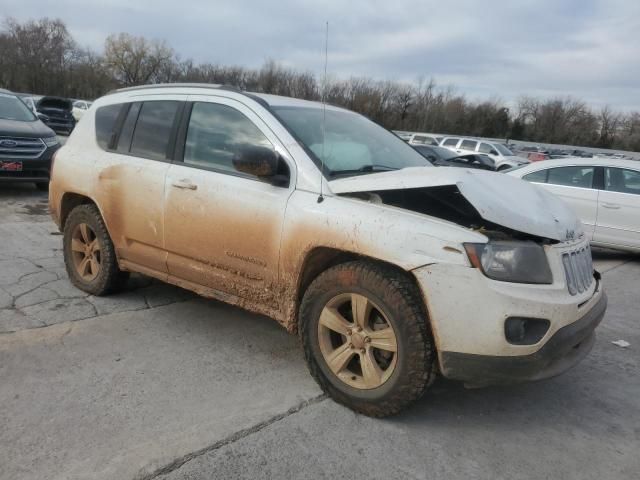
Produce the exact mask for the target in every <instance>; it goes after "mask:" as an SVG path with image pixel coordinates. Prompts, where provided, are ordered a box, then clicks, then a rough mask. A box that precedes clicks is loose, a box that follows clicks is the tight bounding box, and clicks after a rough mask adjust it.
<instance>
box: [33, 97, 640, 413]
mask: <svg viewBox="0 0 640 480" xmlns="http://www.w3.org/2000/svg"><path fill="white" fill-rule="evenodd" d="M25 111H28V110H27V109H26V108H25ZM85 116H86V117H88V119H87V120H83V121H81V122H79V123H78V127H77V128H76V130H75V131H74V133H73V134H72V135H71V136H70V137H69V140H68V141H67V143H66V144H65V146H64V147H62V149H61V150H60V151H58V153H57V155H56V161H55V165H54V169H53V172H52V179H51V187H50V192H49V199H50V205H49V206H50V210H51V213H52V216H53V218H54V220H55V222H56V223H57V225H58V226H59V228H60V230H61V231H62V232H63V252H64V259H65V264H66V268H67V272H68V273H69V278H70V280H71V281H72V282H73V283H74V284H75V285H76V286H77V287H78V288H80V289H82V290H84V291H86V292H88V293H91V294H94V295H106V294H108V293H109V292H111V291H114V290H116V289H117V288H121V287H122V285H123V282H124V281H125V280H126V277H127V275H128V272H142V273H144V274H145V275H149V276H151V277H155V278H158V279H160V280H162V281H166V282H169V283H173V284H176V285H179V286H181V287H183V288H187V289H190V290H194V291H196V292H198V293H200V294H203V295H205V296H207V297H213V298H218V299H220V300H222V301H225V302H230V303H232V304H236V305H240V306H242V307H244V308H246V309H249V310H251V311H255V312H259V313H262V314H266V315H269V316H271V317H272V318H274V319H275V320H277V321H278V322H279V323H280V324H281V325H283V326H284V327H286V328H287V330H288V331H290V332H292V333H293V332H299V334H300V337H301V340H302V345H303V348H304V354H305V359H306V362H307V365H308V368H309V371H310V372H311V374H312V376H313V377H314V378H315V379H316V381H317V382H318V384H319V385H320V386H321V388H322V389H323V390H324V391H325V392H327V393H328V394H329V395H330V396H331V397H332V398H334V399H335V400H336V401H338V402H340V403H343V404H345V405H347V406H348V407H350V408H352V409H354V410H356V411H358V412H362V413H364V414H367V415H371V416H377V417H379V416H385V415H391V414H394V413H397V412H399V411H400V410H402V409H403V408H405V407H407V406H408V405H409V404H411V403H412V402H413V401H415V400H416V399H417V398H419V397H420V396H421V395H422V394H423V392H424V391H425V390H426V389H427V388H428V387H429V385H431V383H432V381H433V379H434V378H435V375H437V374H438V375H442V376H444V377H447V378H451V379H456V380H459V381H462V382H464V383H465V384H467V385H469V386H472V387H479V386H485V385H490V384H504V383H513V382H521V381H528V380H540V379H543V378H548V377H551V376H555V375H558V374H560V373H561V372H563V371H565V370H567V369H568V368H570V367H572V366H573V365H575V364H577V363H578V362H579V361H581V360H582V359H583V358H584V357H585V355H587V354H588V352H589V351H590V349H591V347H592V345H593V343H594V330H595V328H596V327H597V325H598V324H599V322H600V321H601V319H602V317H603V315H604V312H605V309H606V305H607V297H606V295H605V293H604V290H603V286H602V282H601V278H600V275H599V274H598V273H597V272H594V270H593V267H592V264H591V252H590V249H589V240H590V237H589V233H588V232H587V233H585V231H584V230H583V227H582V225H581V223H580V220H579V219H578V218H577V216H576V214H575V213H574V212H573V211H572V210H571V209H570V208H569V206H568V205H567V204H566V203H565V202H563V201H562V200H560V199H559V198H558V197H557V196H555V195H553V194H551V193H549V192H547V191H546V190H544V189H542V188H540V187H539V186H537V185H533V184H532V183H529V182H526V181H522V180H521V179H518V178H515V177H514V176H511V175H504V174H497V173H494V172H489V171H483V170H481V169H479V168H476V169H473V168H464V169H463V168H434V167H433V166H432V164H431V163H430V162H429V161H428V160H427V158H429V159H431V160H432V161H433V163H434V164H438V163H439V162H441V161H444V162H448V163H447V165H448V164H457V163H460V162H461V161H462V160H457V159H463V158H465V157H468V165H466V166H474V165H476V166H479V165H480V164H483V162H488V161H491V162H493V166H494V167H495V166H500V167H502V166H504V165H510V166H515V165H523V164H526V163H528V162H527V160H526V159H518V158H517V157H515V156H514V155H513V154H512V153H511V152H510V151H509V150H508V149H506V147H504V146H503V145H500V144H496V143H493V142H486V141H482V140H476V139H467V138H457V137H456V138H455V139H454V138H453V137H448V138H443V139H442V141H441V143H440V145H439V146H436V145H427V144H426V141H425V143H423V144H421V145H416V144H415V142H416V139H415V138H414V139H413V142H414V144H413V145H408V144H407V143H406V142H403V141H402V140H400V139H399V138H398V137H397V136H395V135H393V134H391V133H389V132H388V131H386V130H384V129H383V128H381V127H379V126H378V125H376V124H375V123H373V122H371V121H369V120H368V119H366V118H365V117H363V116H361V115H358V114H356V113H354V112H350V111H348V110H345V109H342V108H337V107H333V106H325V105H322V104H320V103H317V102H309V101H303V100H296V99H292V98H285V97H279V96H274V95H267V94H252V93H246V92H242V91H239V90H237V91H236V90H231V89H229V88H217V87H215V86H203V85H192V86H188V85H174V86H172V85H156V86H148V87H140V88H129V89H123V90H119V91H116V92H114V93H112V94H110V95H107V96H105V97H103V98H101V99H98V100H97V101H96V102H95V105H94V106H93V107H92V108H91V109H89V110H88V111H87V113H85ZM411 147H413V148H411ZM416 149H419V150H422V155H421V154H419V153H418V152H417V151H416ZM447 152H451V154H452V155H454V157H447V155H448V153H447ZM423 155H424V156H423ZM425 156H426V157H427V158H425ZM514 157H515V158H514ZM487 159H489V160H487ZM89 160H90V161H89ZM539 163H540V162H539ZM524 168H528V167H524ZM524 168H523V169H522V170H524ZM616 181H617V180H614V179H613V177H611V180H610V182H616ZM625 182H627V179H626V177H625ZM628 182H629V184H628V185H627V184H626V183H625V185H626V186H625V188H635V187H634V185H635V180H634V179H633V178H630V179H628ZM461 299H462V300H463V301H461Z"/></svg>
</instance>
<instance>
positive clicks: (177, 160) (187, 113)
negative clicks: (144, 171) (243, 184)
mask: <svg viewBox="0 0 640 480" xmlns="http://www.w3.org/2000/svg"><path fill="white" fill-rule="evenodd" d="M225 98H226V97H225ZM186 103H189V105H188V107H186V108H185V109H184V110H183V112H184V114H183V115H182V118H181V121H180V125H179V127H178V130H177V134H176V137H175V139H174V141H175V149H174V157H173V160H172V163H174V164H176V165H183V166H185V167H188V168H194V169H197V170H204V171H207V172H213V173H221V174H224V175H230V176H232V177H239V178H244V179H246V180H253V181H254V182H258V183H266V184H268V185H273V184H271V183H269V182H267V181H265V180H261V179H260V178H258V177H255V176H253V175H249V174H246V173H242V172H233V171H231V170H225V169H222V168H215V167H206V166H204V165H193V164H190V163H185V161H184V150H185V145H186V142H187V133H188V130H189V121H190V120H191V112H192V111H193V106H194V104H196V103H211V104H213V105H222V106H225V107H229V108H233V109H234V110H236V111H237V112H238V113H240V114H241V115H243V116H244V117H245V118H246V119H247V120H249V121H250V122H251V123H253V124H254V125H255V123H254V122H253V120H251V119H250V118H249V117H247V116H246V115H245V114H244V113H242V112H241V111H240V110H238V109H237V108H235V107H234V106H232V105H227V104H225V103H218V102H211V101H208V100H198V101H189V102H186ZM255 127H256V128H258V126H257V125H255ZM258 130H259V131H260V132H262V130H261V129H260V128H258ZM263 135H264V133H263ZM265 138H266V135H265ZM267 140H269V139H268V138H267ZM269 143H271V144H272V146H273V147H274V149H275V145H273V143H272V142H271V140H269ZM280 159H281V160H282V161H283V162H284V163H285V164H286V165H287V169H288V170H289V180H288V182H287V184H286V185H285V184H282V185H273V186H274V187H279V188H287V189H288V188H290V186H291V171H292V170H291V164H290V162H289V161H288V160H287V159H286V158H285V157H284V156H282V155H280Z"/></svg>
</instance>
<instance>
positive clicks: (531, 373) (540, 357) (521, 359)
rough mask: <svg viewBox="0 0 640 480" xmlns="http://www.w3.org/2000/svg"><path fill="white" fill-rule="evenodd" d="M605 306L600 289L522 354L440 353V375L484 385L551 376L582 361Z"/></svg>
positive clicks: (470, 383) (589, 346) (591, 344)
mask: <svg viewBox="0 0 640 480" xmlns="http://www.w3.org/2000/svg"><path fill="white" fill-rule="evenodd" d="M606 308H607V296H606V294H605V293H604V292H603V293H602V296H601V297H600V299H599V300H598V303H596V304H595V305H594V306H593V308H591V310H589V311H588V312H587V313H586V314H585V315H584V316H583V317H582V318H580V319H579V320H577V321H575V322H573V323H571V324H569V325H567V326H565V327H563V328H561V329H559V330H558V331H557V332H556V333H555V334H554V335H553V336H552V337H551V338H550V339H549V340H548V341H547V343H546V344H545V345H544V346H543V347H542V348H541V349H540V350H538V351H537V352H535V353H532V354H530V355H523V356H489V355H474V354H470V353H459V352H442V355H441V370H442V374H443V375H444V376H445V377H447V378H450V379H453V380H460V381H463V382H465V383H466V384H468V385H470V386H485V385H495V384H506V383H518V382H524V381H533V380H542V379H544V378H550V377H554V376H556V375H559V374H560V373H562V372H564V371H566V370H568V369H569V368H571V367H573V366H574V365H576V364H577V363H578V362H580V360H582V359H583V358H584V357H585V356H586V355H587V354H588V353H589V351H590V350H591V347H593V343H594V339H595V333H594V330H595V328H596V327H597V326H598V324H599V323H600V321H601V320H602V317H603V316H604V313H605V310H606Z"/></svg>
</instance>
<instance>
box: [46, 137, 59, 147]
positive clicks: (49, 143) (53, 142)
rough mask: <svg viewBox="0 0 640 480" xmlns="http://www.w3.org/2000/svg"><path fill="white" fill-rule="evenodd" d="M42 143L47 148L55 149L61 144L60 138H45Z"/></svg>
mask: <svg viewBox="0 0 640 480" xmlns="http://www.w3.org/2000/svg"><path fill="white" fill-rule="evenodd" d="M42 141H43V142H44V144H45V145H46V146H47V147H53V146H55V145H58V143H60V142H59V141H58V137H47V138H43V139H42Z"/></svg>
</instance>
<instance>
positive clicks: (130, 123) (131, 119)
mask: <svg viewBox="0 0 640 480" xmlns="http://www.w3.org/2000/svg"><path fill="white" fill-rule="evenodd" d="M141 107H142V103H132V104H131V107H130V108H129V112H128V113H127V118H126V119H125V121H124V124H123V125H122V131H121V132H120V138H119V139H118V148H117V149H116V150H117V151H118V152H120V153H127V152H129V149H130V148H131V139H132V138H133V130H134V128H135V126H136V122H137V121H138V115H139V114H140V108H141Z"/></svg>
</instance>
